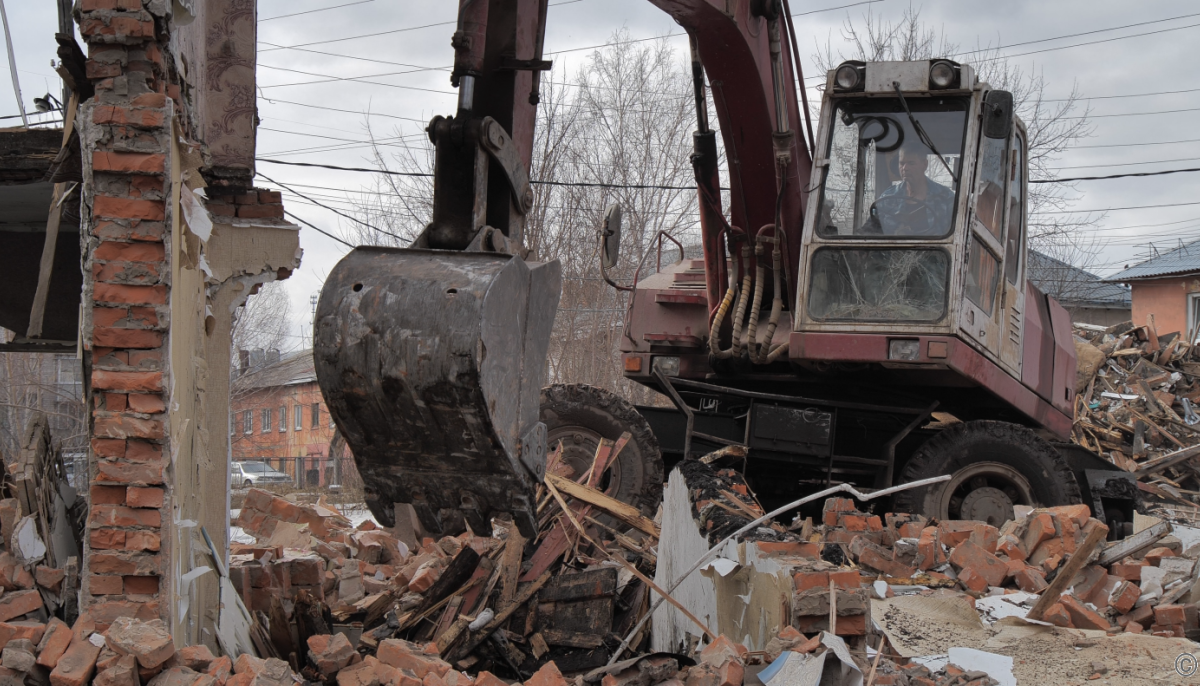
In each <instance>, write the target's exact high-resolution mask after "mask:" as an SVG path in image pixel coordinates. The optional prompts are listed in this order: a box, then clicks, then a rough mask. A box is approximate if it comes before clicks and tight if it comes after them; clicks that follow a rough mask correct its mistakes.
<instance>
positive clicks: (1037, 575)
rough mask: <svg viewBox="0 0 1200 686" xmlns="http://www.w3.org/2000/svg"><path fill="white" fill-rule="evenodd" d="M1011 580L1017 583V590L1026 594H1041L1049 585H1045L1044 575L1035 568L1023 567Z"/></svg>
mask: <svg viewBox="0 0 1200 686" xmlns="http://www.w3.org/2000/svg"><path fill="white" fill-rule="evenodd" d="M1013 579H1014V580H1015V581H1016V582H1017V588H1019V589H1021V590H1022V591H1025V592H1026V593H1041V592H1042V591H1043V590H1045V589H1046V587H1047V586H1049V584H1047V583H1046V575H1045V574H1043V573H1042V570H1040V569H1038V568H1036V567H1028V566H1027V567H1025V568H1023V569H1021V570H1020V571H1019V572H1017V573H1016V574H1014V575H1013Z"/></svg>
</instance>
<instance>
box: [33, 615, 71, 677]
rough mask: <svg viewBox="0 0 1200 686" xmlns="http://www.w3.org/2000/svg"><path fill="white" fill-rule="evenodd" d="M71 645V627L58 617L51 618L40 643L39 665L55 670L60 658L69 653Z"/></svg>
mask: <svg viewBox="0 0 1200 686" xmlns="http://www.w3.org/2000/svg"><path fill="white" fill-rule="evenodd" d="M70 645H71V627H69V626H67V624H66V622H64V621H62V620H61V619H59V618H57V617H51V618H50V622H49V623H47V624H46V631H45V633H44V634H43V635H42V640H41V642H40V643H38V659H37V663H38V664H39V665H41V666H43V667H45V668H46V669H54V666H55V665H57V664H58V660H59V658H61V657H62V655H63V653H65V652H67V647H68V646H70Z"/></svg>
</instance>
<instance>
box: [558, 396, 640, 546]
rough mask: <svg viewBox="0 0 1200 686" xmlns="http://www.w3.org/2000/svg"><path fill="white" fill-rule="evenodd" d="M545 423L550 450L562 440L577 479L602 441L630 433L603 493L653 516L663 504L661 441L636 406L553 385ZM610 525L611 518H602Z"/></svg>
mask: <svg viewBox="0 0 1200 686" xmlns="http://www.w3.org/2000/svg"><path fill="white" fill-rule="evenodd" d="M541 420H542V422H543V423H544V424H545V425H546V430H547V439H548V440H547V442H546V445H547V447H548V449H549V450H550V451H551V452H553V451H554V449H555V448H556V447H557V446H558V442H559V441H560V440H561V441H562V443H563V460H564V461H566V462H567V463H568V464H570V465H571V466H572V467H573V468H574V469H575V471H576V477H575V478H578V477H579V476H581V475H582V474H583V473H584V472H586V471H587V469H588V468H589V467H590V466H591V464H592V459H593V457H594V456H595V454H596V446H597V445H599V443H600V439H601V438H608V439H611V440H614V441H615V440H617V439H618V438H620V437H621V434H622V433H624V432H626V431H628V432H629V433H630V435H631V436H632V437H633V438H632V440H630V441H629V443H628V444H627V445H626V446H625V448H624V449H622V450H621V454H620V455H618V456H617V461H616V463H615V464H613V465H612V466H610V467H609V469H608V470H607V471H606V472H605V474H604V476H603V477H602V480H601V481H600V483H599V486H600V488H601V490H603V491H604V492H605V493H607V494H608V495H610V496H612V497H614V498H616V499H617V500H620V501H621V502H623V503H627V504H629V505H633V506H634V507H636V508H638V509H639V510H641V511H642V514H645V515H646V516H648V517H653V516H654V514H655V512H656V511H657V510H658V506H659V504H660V503H661V502H662V487H663V460H662V451H661V450H660V449H659V447H658V439H656V438H655V437H654V432H653V431H651V430H650V425H649V424H648V423H647V422H646V419H645V418H644V417H642V415H641V414H639V413H638V411H637V408H635V407H634V406H633V405H632V404H630V403H629V402H627V401H626V400H624V399H623V398H620V397H618V396H617V395H615V394H613V393H610V392H609V391H606V390H604V389H602V388H597V387H595V386H589V385H587V384H554V385H551V386H547V387H546V388H543V389H542V396H541ZM600 519H601V521H604V522H605V523H606V524H611V522H610V521H609V519H608V517H607V516H606V517H603V518H600Z"/></svg>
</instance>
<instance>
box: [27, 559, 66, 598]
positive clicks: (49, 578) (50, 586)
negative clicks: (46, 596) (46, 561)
mask: <svg viewBox="0 0 1200 686" xmlns="http://www.w3.org/2000/svg"><path fill="white" fill-rule="evenodd" d="M33 576H34V578H35V579H36V580H37V585H38V586H41V587H42V588H44V589H46V590H48V591H54V592H57V591H58V589H59V588H60V587H61V586H62V582H63V579H65V578H66V576H67V572H66V570H64V569H55V568H54V567H47V566H46V565H38V566H37V569H35V570H34V572H33Z"/></svg>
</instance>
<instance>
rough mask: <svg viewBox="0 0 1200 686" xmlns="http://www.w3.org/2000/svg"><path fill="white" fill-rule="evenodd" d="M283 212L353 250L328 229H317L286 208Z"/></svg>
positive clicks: (351, 246) (352, 247)
mask: <svg viewBox="0 0 1200 686" xmlns="http://www.w3.org/2000/svg"><path fill="white" fill-rule="evenodd" d="M263 178H266V177H263ZM283 213H284V214H285V215H286V216H288V217H291V218H292V219H295V220H296V221H298V222H300V223H301V224H303V225H305V226H307V227H308V228H310V229H312V230H314V231H316V232H317V233H321V234H324V235H326V236H329V237H330V238H332V239H333V240H335V241H337V242H338V243H341V244H342V245H344V246H346V247H348V248H350V249H351V250H353V249H354V246H353V245H350V244H349V243H347V242H346V241H344V240H342V239H340V238H338V237H337V236H335V235H333V234H331V233H329V232H328V231H325V230H324V229H319V228H317V226H316V225H315V224H311V223H309V222H306V221H304V220H303V219H301V218H300V217H297V216H296V215H294V214H292V213H291V212H288V211H287V210H284V211H283Z"/></svg>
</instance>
